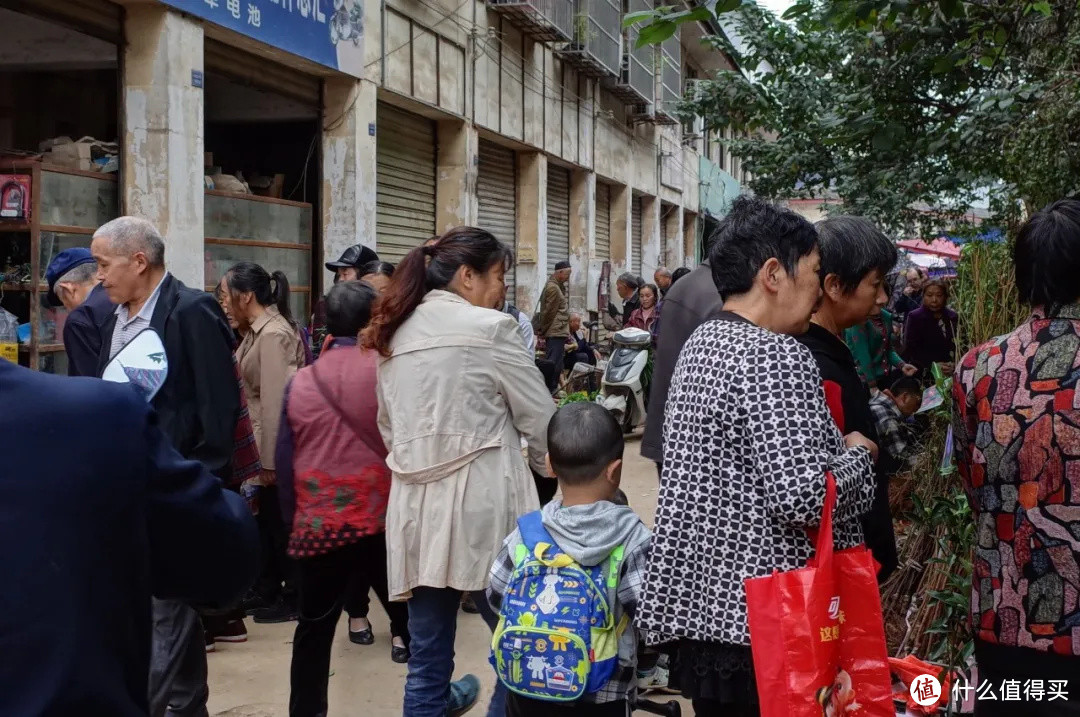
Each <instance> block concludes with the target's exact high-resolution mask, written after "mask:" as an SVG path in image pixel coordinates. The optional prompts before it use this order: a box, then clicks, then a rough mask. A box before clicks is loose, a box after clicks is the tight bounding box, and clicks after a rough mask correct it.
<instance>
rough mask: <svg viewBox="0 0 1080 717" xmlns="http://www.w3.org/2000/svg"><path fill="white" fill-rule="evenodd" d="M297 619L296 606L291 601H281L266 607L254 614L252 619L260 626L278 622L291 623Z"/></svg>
mask: <svg viewBox="0 0 1080 717" xmlns="http://www.w3.org/2000/svg"><path fill="white" fill-rule="evenodd" d="M296 618H297V611H296V606H295V605H294V604H293V603H292V602H291V601H289V600H282V599H279V600H278V601H277V602H276V603H274V604H273V605H271V606H270V607H264V608H262V609H261V610H256V611H255V612H254V613H252V616H251V619H252V620H254V621H255V622H257V623H259V624H260V625H267V624H273V623H278V622H290V621H292V620H295V619H296Z"/></svg>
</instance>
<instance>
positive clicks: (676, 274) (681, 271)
mask: <svg viewBox="0 0 1080 717" xmlns="http://www.w3.org/2000/svg"><path fill="white" fill-rule="evenodd" d="M689 273H690V270H689V269H687V268H686V267H685V266H680V267H679V268H678V269H676V270H675V271H673V272H671V285H672V286H674V285H675V282H676V281H678V280H679V279H681V278H683V277H684V276H686V275H687V274H689Z"/></svg>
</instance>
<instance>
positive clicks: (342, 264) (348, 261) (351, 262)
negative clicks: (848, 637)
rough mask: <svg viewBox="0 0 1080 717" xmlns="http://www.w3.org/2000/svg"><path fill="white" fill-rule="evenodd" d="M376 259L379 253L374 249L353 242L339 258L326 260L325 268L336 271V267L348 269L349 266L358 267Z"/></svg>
mask: <svg viewBox="0 0 1080 717" xmlns="http://www.w3.org/2000/svg"><path fill="white" fill-rule="evenodd" d="M378 260H379V255H378V254H376V253H375V250H374V249H369V248H368V247H366V246H364V245H363V244H353V245H352V246H351V247H349V248H348V249H346V250H345V251H344V253H342V255H341V258H340V259H338V260H337V261H328V262H326V270H327V271H337V270H338V269H348V268H349V267H352V268H354V269H359V268H360V267H362V266H363V265H364V264H367V263H368V262H372V261H378Z"/></svg>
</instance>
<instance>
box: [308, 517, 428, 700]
mask: <svg viewBox="0 0 1080 717" xmlns="http://www.w3.org/2000/svg"><path fill="white" fill-rule="evenodd" d="M296 565H297V583H298V586H299V590H300V592H299V598H300V600H299V613H300V618H299V620H298V621H297V624H296V634H295V636H294V637H293V652H292V669H291V680H292V682H291V688H292V692H291V694H290V695H289V717H320V716H323V715H325V714H326V711H327V697H326V688H327V683H328V682H329V679H330V648H331V647H332V646H333V643H334V632H335V629H336V628H337V622H338V618H340V617H341V610H342V606H343V604H344V602H345V596H346V594H347V592H348V590H349V586H350V584H351V583H352V582H353V580H354V579H355V578H357V577H358V576H362V577H363V578H365V579H366V580H367V581H368V583H369V584H370V585H371V586H372V587H373V588H374V589H375V593H376V594H377V595H378V596H379V601H380V602H382V604H383V607H384V608H386V613H387V614H388V615H389V616H390V632H391V634H392V635H394V636H395V637H400V638H402V639H403V640H404V641H405V644H406V645H408V644H409V608H408V605H407V603H404V602H390V601H389V600H388V599H387V598H388V591H387V585H386V535H385V534H384V533H379V534H377V535H369V536H367V537H365V538H361V539H360V540H359V541H357V542H356V543H353V544H352V545H347V546H345V547H344V548H338V549H337V550H333V551H331V552H329V553H326V554H324V555H317V556H315V557H313V558H302V559H300V560H297V561H296Z"/></svg>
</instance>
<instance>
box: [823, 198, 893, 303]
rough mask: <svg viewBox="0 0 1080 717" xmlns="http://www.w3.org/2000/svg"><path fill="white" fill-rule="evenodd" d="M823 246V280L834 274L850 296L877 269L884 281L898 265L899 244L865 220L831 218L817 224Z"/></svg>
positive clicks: (863, 218) (862, 218) (861, 218)
mask: <svg viewBox="0 0 1080 717" xmlns="http://www.w3.org/2000/svg"><path fill="white" fill-rule="evenodd" d="M814 228H815V229H817V233H818V243H819V245H820V247H821V280H822V281H823V282H824V281H825V277H826V276H828V275H829V274H835V275H836V277H837V278H838V279H839V280H840V288H841V289H842V290H843V292H844V293H845V294H851V293H852V292H854V291H855V289H857V288H859V284H860V283H862V280H863V279H865V278H866V277H867V275H869V274H870V272H872V271H874V270H875V269H877V270H878V272H880V273H881V277H882V279H884V278H885V275H886V274H888V273H889V272H890V271H892V268H893V267H894V266H896V260H897V258H898V257H899V252H898V251H897V249H896V244H895V243H894V242H893V241H892V240H891V239H889V237H887V236H885V234H884V232H882V231H881V230H880V229H878V228H877V227H876V226H874V223H873V222H872V221H870V220H869V219H867V218H866V217H853V216H844V217H830V218H828V219H823V220H822V221H820V222H818V223H817V224H815V225H814Z"/></svg>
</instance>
